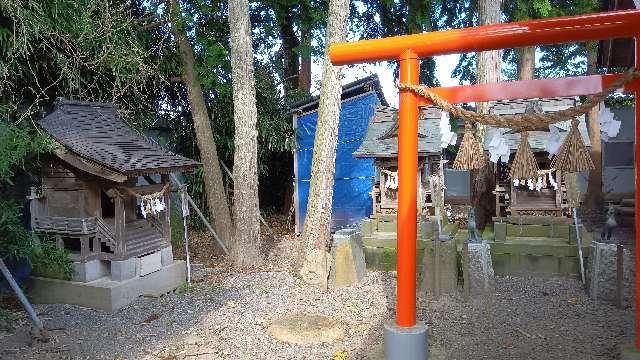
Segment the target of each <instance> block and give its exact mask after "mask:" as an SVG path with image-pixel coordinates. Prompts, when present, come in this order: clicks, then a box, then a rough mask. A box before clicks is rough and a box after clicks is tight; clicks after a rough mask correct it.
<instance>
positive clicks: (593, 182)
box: [585, 41, 604, 211]
mask: <svg viewBox="0 0 640 360" xmlns="http://www.w3.org/2000/svg"><path fill="white" fill-rule="evenodd" d="M597 62H598V42H597V41H594V42H589V43H587V75H592V74H596V73H597V70H598V69H597ZM598 112H599V109H598V107H595V108H593V109H591V111H589V113H587V121H588V126H589V141H590V142H591V159H592V160H593V164H594V165H595V168H594V169H593V170H591V171H590V172H589V185H588V187H587V193H586V198H585V208H586V209H591V210H596V211H600V210H602V208H603V206H604V199H603V196H602V142H601V139H600V123H599V122H598Z"/></svg>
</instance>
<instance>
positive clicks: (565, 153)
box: [398, 68, 640, 179]
mask: <svg viewBox="0 0 640 360" xmlns="http://www.w3.org/2000/svg"><path fill="white" fill-rule="evenodd" d="M636 78H640V71H637V70H636V69H633V68H632V69H629V70H628V71H626V72H625V73H624V74H623V75H622V76H620V77H619V78H618V79H616V80H615V81H613V82H612V83H611V84H610V85H609V86H608V87H607V88H605V89H604V90H603V91H601V92H599V93H597V94H595V95H592V96H590V97H588V98H587V100H586V101H585V102H583V103H581V104H580V105H577V106H574V107H571V108H568V109H564V110H560V111H555V112H551V113H529V112H525V113H523V114H517V115H502V116H500V115H495V114H481V113H477V112H475V111H471V110H466V109H463V108H460V107H457V106H454V105H452V104H451V103H449V102H448V101H446V100H444V99H443V98H441V97H440V96H438V95H437V94H435V93H433V92H431V91H430V90H429V88H428V87H427V86H424V85H410V84H402V83H400V84H398V88H399V89H400V90H409V91H412V92H414V93H416V94H418V95H420V96H422V97H424V98H426V99H428V100H430V101H431V102H432V103H433V104H434V105H435V106H436V107H438V108H440V109H441V110H443V111H446V112H449V113H451V114H452V115H454V116H457V117H459V118H462V119H464V120H465V131H464V137H463V138H462V143H461V144H460V149H459V150H458V155H457V156H456V159H455V161H454V163H453V167H454V168H455V169H465V170H475V169H479V168H482V167H483V166H484V165H485V164H486V160H485V156H484V151H483V149H482V146H480V144H479V143H478V140H477V139H476V138H475V136H474V135H473V132H472V126H471V122H477V123H481V124H484V125H489V126H494V127H502V128H511V129H515V130H519V131H521V133H522V134H521V137H520V145H519V146H518V150H517V151H516V156H515V158H514V160H513V162H512V164H511V170H510V171H509V175H510V177H511V178H512V179H533V178H536V176H537V172H538V164H537V163H536V161H535V156H534V155H533V151H532V150H531V147H530V146H529V141H528V134H527V131H533V130H544V129H546V128H548V126H549V125H550V124H553V123H557V122H560V121H564V120H567V119H573V121H572V125H571V130H570V131H569V134H568V135H567V138H566V139H565V142H564V143H563V144H562V146H561V148H560V150H559V151H558V154H557V155H556V156H555V157H554V159H553V162H552V164H551V166H552V167H555V168H556V169H558V170H561V171H564V172H570V173H571V172H579V171H584V170H589V169H593V168H594V165H593V161H592V160H591V157H590V155H589V153H588V151H587V149H586V147H585V146H584V143H583V142H582V138H581V137H580V133H579V131H578V125H577V124H578V120H577V119H576V118H577V117H578V116H581V115H584V114H586V113H587V112H589V111H590V110H591V109H592V108H594V107H595V106H596V105H598V104H600V103H601V102H602V101H603V100H604V99H606V98H607V96H609V95H610V94H611V93H613V92H614V91H615V90H616V89H618V88H620V87H622V86H623V85H624V84H626V83H628V82H630V81H633V80H634V79H636Z"/></svg>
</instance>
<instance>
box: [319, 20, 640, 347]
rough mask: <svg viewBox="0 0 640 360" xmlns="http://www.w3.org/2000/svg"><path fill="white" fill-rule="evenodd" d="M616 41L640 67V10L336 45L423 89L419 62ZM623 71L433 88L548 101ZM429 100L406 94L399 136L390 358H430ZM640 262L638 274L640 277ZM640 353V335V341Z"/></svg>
mask: <svg viewBox="0 0 640 360" xmlns="http://www.w3.org/2000/svg"><path fill="white" fill-rule="evenodd" d="M611 38H634V39H635V49H636V56H635V67H636V69H639V70H640V10H627V11H613V12H606V13H595V14H588V15H581V16H570V17H559V18H551V19H544V20H533V21H523V22H514V23H503V24H496V25H488V26H478V27H473V28H465V29H454V30H446V31H437V32H429V33H422V34H414V35H403V36H395V37H389V38H383V39H372V40H362V41H357V42H352V43H337V44H333V45H331V46H330V48H329V58H330V60H331V62H332V63H333V64H334V65H347V64H355V63H362V62H371V61H393V60H397V61H399V62H400V82H401V83H405V84H415V85H417V84H419V74H420V59H421V58H424V57H430V56H437V55H446V54H454V53H466V52H478V51H487V50H497V49H505V48H513V47H525V46H535V45H547V44H560V43H569V42H581V41H589V40H603V39H611ZM619 76H620V75H618V74H607V75H591V76H578V77H570V78H559V79H543V80H527V81H513V82H501V83H495V84H485V85H468V86H453V87H443V88H432V89H430V90H431V91H432V92H434V93H436V94H438V95H439V96H441V97H442V98H444V99H445V100H447V101H449V102H450V103H463V102H473V101H478V102H483V101H492V100H509V99H528V98H541V97H557V96H575V95H590V94H595V93H598V92H600V91H602V90H604V89H605V88H606V87H607V86H608V85H609V84H611V82H612V81H614V80H615V79H617V78H618V77H619ZM624 90H625V91H628V92H635V106H636V111H635V114H636V115H635V116H636V122H635V123H636V126H635V139H636V143H635V159H636V168H635V184H636V193H635V197H636V223H635V226H636V227H635V229H636V258H640V222H638V219H637V216H638V214H639V213H640V166H638V165H637V162H638V159H640V147H639V146H638V139H639V138H640V106H639V105H640V79H638V80H635V81H633V82H631V83H629V84H627V85H626V86H625V87H624ZM429 104H430V103H429V101H428V100H427V99H424V98H422V97H421V96H419V95H416V94H415V93H413V92H411V91H409V90H403V91H400V106H399V115H398V119H399V120H398V122H399V131H398V176H399V189H398V244H397V307H396V321H395V324H387V325H386V326H385V356H386V357H387V358H394V359H419V358H424V357H423V356H425V357H426V356H427V354H426V352H427V346H426V327H424V325H422V324H419V323H417V321H416V223H417V218H416V216H417V209H416V186H417V184H416V182H417V181H416V179H417V176H416V173H417V164H418V107H419V106H422V105H429ZM639 270H640V262H638V261H636V274H640V271H639ZM638 295H640V276H636V334H640V315H639V314H640V296H638ZM636 347H637V348H638V349H640V336H638V337H636ZM423 351H424V354H422V353H421V352H423Z"/></svg>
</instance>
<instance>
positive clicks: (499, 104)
mask: <svg viewBox="0 0 640 360" xmlns="http://www.w3.org/2000/svg"><path fill="white" fill-rule="evenodd" d="M531 101H538V102H539V105H540V107H541V108H542V111H543V112H553V111H558V110H564V109H567V108H570V107H572V106H575V105H577V101H578V100H577V98H575V97H561V98H547V99H532V100H502V101H494V102H491V103H490V105H489V112H490V113H492V114H496V115H515V114H522V113H524V112H525V109H526V107H527V104H528V103H529V102H531ZM578 121H579V122H580V123H579V125H578V130H579V131H580V135H582V141H583V142H584V144H585V146H591V142H590V141H589V133H588V131H587V125H586V122H585V117H584V115H583V116H581V117H579V118H578ZM551 126H555V127H556V128H558V130H560V131H559V135H560V138H561V140H562V141H564V138H565V137H566V135H567V133H568V132H569V129H570V127H571V121H570V120H567V121H562V122H559V123H555V124H552V125H551ZM509 130H510V129H505V128H493V127H487V133H486V137H485V144H484V145H485V149H486V148H487V146H488V145H489V143H491V140H492V139H493V137H494V135H496V134H497V133H498V132H501V133H503V134H504V135H503V136H504V137H505V139H506V140H507V142H508V143H509V148H510V149H511V150H512V151H516V150H517V149H518V144H520V134H519V133H511V132H510V131H509ZM548 139H549V132H548V131H529V145H531V149H532V150H533V151H545V149H546V146H547V141H548Z"/></svg>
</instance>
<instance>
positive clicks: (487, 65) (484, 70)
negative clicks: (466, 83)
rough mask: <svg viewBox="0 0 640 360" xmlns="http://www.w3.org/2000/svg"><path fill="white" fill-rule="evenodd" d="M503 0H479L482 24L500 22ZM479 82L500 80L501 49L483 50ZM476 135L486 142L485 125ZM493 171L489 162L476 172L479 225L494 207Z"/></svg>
mask: <svg viewBox="0 0 640 360" xmlns="http://www.w3.org/2000/svg"><path fill="white" fill-rule="evenodd" d="M501 3H502V1H501V0H478V18H479V21H480V25H491V24H497V23H499V22H500V14H501V11H500V7H501ZM477 69H478V74H477V78H478V83H479V84H487V83H495V82H499V81H500V74H501V69H502V56H501V51H500V50H493V51H483V52H480V53H479V54H478V58H477ZM488 110H489V104H488V103H478V111H479V112H481V113H487V112H488ZM476 137H477V138H478V141H479V142H480V143H481V144H484V140H485V139H484V138H485V126H484V125H482V124H479V123H478V124H476ZM492 176H493V171H492V167H491V166H489V163H487V164H486V166H484V167H482V168H480V169H478V170H477V171H476V172H475V178H476V181H475V182H474V184H475V188H474V196H473V205H474V208H475V209H476V217H477V220H476V221H477V222H478V226H480V227H483V226H484V224H485V223H486V222H487V221H488V220H489V218H490V216H489V215H490V214H491V213H492V209H493V207H492V206H491V201H490V199H491V194H492V186H493V181H492Z"/></svg>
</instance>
